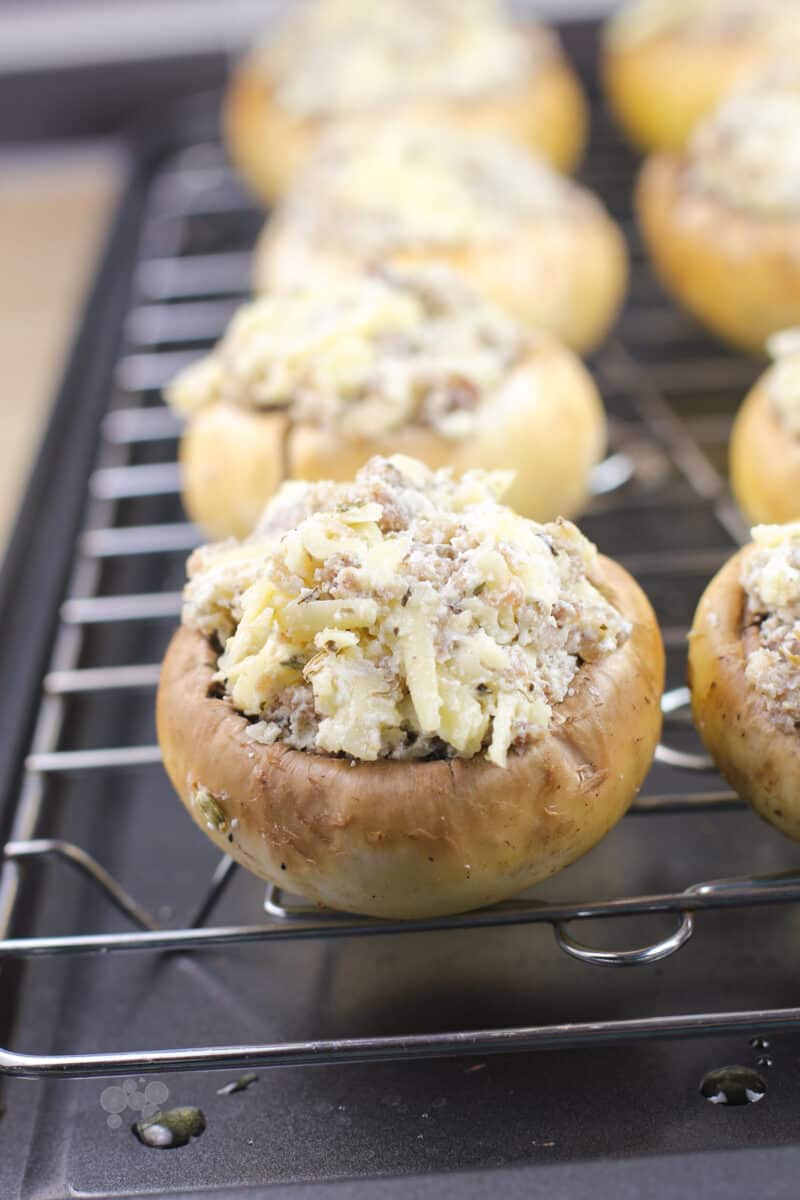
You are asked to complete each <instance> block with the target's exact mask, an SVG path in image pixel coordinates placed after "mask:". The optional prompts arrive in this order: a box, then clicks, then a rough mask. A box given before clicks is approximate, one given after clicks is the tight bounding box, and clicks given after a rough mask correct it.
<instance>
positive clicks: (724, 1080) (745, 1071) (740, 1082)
mask: <svg viewBox="0 0 800 1200" xmlns="http://www.w3.org/2000/svg"><path fill="white" fill-rule="evenodd" d="M700 1093H701V1095H703V1096H705V1098H706V1100H710V1102H711V1103H712V1104H729V1105H742V1104H757V1103H758V1101H759V1100H763V1099H764V1097H765V1096H766V1094H767V1085H766V1083H765V1082H764V1080H763V1079H762V1078H761V1076H760V1075H759V1074H758V1072H757V1071H753V1070H752V1069H751V1068H750V1067H718V1068H717V1069H716V1070H715V1071H709V1072H708V1074H707V1075H706V1076H705V1077H704V1079H703V1082H702V1083H701V1084H700Z"/></svg>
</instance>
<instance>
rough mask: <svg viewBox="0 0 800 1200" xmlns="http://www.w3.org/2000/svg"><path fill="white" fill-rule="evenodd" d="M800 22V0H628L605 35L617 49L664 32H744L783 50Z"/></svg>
mask: <svg viewBox="0 0 800 1200" xmlns="http://www.w3.org/2000/svg"><path fill="white" fill-rule="evenodd" d="M796 21H797V0H629V3H627V4H623V5H622V7H621V8H619V9H617V11H616V12H615V13H614V14H613V16H612V17H611V19H610V20H609V22H608V25H607V30H606V35H607V38H608V41H609V44H610V45H611V46H612V47H614V48H619V49H626V48H628V47H635V46H640V45H643V44H644V43H646V42H649V41H653V40H655V39H656V38H659V37H669V36H676V35H677V36H678V37H680V38H681V39H684V40H686V41H689V42H701V43H702V42H708V41H718V40H722V39H725V38H735V37H742V36H745V37H747V38H749V39H752V40H754V41H755V42H756V44H762V45H763V46H764V47H765V49H766V50H769V49H772V48H775V49H777V50H780V49H781V47H782V45H785V42H784V39H783V35H784V34H785V32H786V31H789V32H791V30H792V27H793V26H794V25H795V24H796Z"/></svg>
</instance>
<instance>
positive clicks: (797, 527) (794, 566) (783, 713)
mask: <svg viewBox="0 0 800 1200" xmlns="http://www.w3.org/2000/svg"><path fill="white" fill-rule="evenodd" d="M752 537H753V541H754V542H755V545H756V550H755V552H754V553H753V554H752V555H750V557H749V558H748V560H747V562H746V564H745V567H744V569H743V572H742V587H743V588H744V591H745V594H746V596H747V599H748V603H749V609H750V612H751V613H752V614H753V615H754V616H755V617H756V618H757V619H759V620H760V624H759V627H758V648H757V649H756V650H754V651H753V652H752V653H750V654H749V655H748V656H747V663H746V666H745V675H746V677H747V680H748V682H749V683H750V684H752V686H753V687H755V688H756V689H757V690H758V691H759V692H760V694H761V695H762V696H763V697H764V699H765V701H766V703H767V707H768V709H769V712H770V714H771V716H772V719H773V720H774V721H775V723H776V725H777V726H778V727H779V728H780V729H783V730H784V731H785V732H787V733H792V732H794V731H795V730H796V729H797V728H798V725H800V521H794V522H791V523H790V524H788V525H757V526H756V527H755V529H754V530H753V531H752Z"/></svg>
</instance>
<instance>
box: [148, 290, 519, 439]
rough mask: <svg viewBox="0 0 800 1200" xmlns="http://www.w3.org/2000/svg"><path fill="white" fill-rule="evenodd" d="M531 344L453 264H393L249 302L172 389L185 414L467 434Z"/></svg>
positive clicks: (350, 433)
mask: <svg viewBox="0 0 800 1200" xmlns="http://www.w3.org/2000/svg"><path fill="white" fill-rule="evenodd" d="M530 340H531V339H530V338H527V343H528V344H530ZM525 344H526V343H525V335H523V333H522V331H521V330H520V329H519V328H518V326H517V325H516V324H515V322H514V321H513V320H512V319H511V318H510V317H508V316H506V315H505V314H504V313H502V312H500V310H499V309H497V308H495V307H494V306H493V305H491V304H489V303H488V302H486V301H484V300H482V299H481V298H479V297H478V296H477V295H476V294H475V293H474V292H473V291H472V290H471V289H470V288H469V287H468V286H467V285H466V284H464V283H462V281H461V280H460V279H459V278H458V277H457V276H455V275H454V274H452V273H451V272H449V271H447V270H446V269H445V268H441V267H429V268H426V269H420V270H417V271H415V272H406V273H404V274H401V273H398V272H391V273H390V272H384V273H383V274H382V275H377V274H373V275H364V276H360V277H355V278H353V279H344V280H338V281H333V280H330V281H327V283H326V282H320V284H319V286H318V287H317V288H315V289H314V290H313V291H307V292H303V293H297V294H293V293H292V294H287V295H280V296H270V297H265V298H264V299H260V300H256V301H255V302H254V303H252V304H248V305H245V306H244V307H243V308H242V309H240V311H239V312H238V314H237V315H236V316H235V317H234V319H233V321H232V322H231V325H230V326H229V328H228V331H227V332H226V334H225V336H224V337H223V339H222V341H221V342H220V343H219V345H218V346H217V347H216V349H215V350H214V351H212V353H211V354H210V355H209V356H208V357H207V358H204V359H201V360H200V361H199V362H198V363H194V364H192V365H191V366H189V367H188V368H186V369H185V370H183V371H182V372H181V373H180V374H179V375H178V376H177V378H176V379H175V380H174V381H173V383H172V384H171V386H170V388H169V389H168V392H167V397H168V400H169V401H170V403H171V404H172V405H173V407H175V408H176V409H178V411H180V412H184V413H192V412H196V411H198V410H199V409H200V408H203V407H204V406H206V405H208V404H213V403H224V404H234V405H240V406H242V407H249V408H286V409H288V410H289V412H290V414H291V416H292V418H293V420H295V421H297V422H308V423H310V424H312V425H317V426H321V427H323V428H326V429H330V430H335V431H336V433H337V434H338V435H340V436H342V437H344V438H346V439H357V438H359V437H378V436H380V435H382V434H386V433H389V432H391V431H393V430H397V429H400V428H403V427H404V426H407V425H412V424H413V425H423V426H428V427H430V428H433V429H435V430H436V431H437V432H439V433H441V434H443V435H444V436H445V437H450V438H459V437H464V436H466V435H468V434H469V433H471V432H472V431H473V429H474V426H475V421H476V417H477V415H478V413H479V410H480V406H481V405H482V404H483V403H484V402H485V401H486V399H487V397H488V396H489V395H490V394H491V393H492V392H493V391H495V390H496V389H497V388H498V387H500V386H501V384H502V383H503V382H504V380H505V378H506V376H507V375H508V373H509V371H510V370H511V369H512V368H513V366H514V364H515V363H516V362H517V361H518V359H519V357H520V355H521V353H522V350H523V347H524V345H525Z"/></svg>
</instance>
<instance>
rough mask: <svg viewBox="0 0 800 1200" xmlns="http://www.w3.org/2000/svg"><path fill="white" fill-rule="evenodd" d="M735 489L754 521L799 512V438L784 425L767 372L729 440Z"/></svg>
mask: <svg viewBox="0 0 800 1200" xmlns="http://www.w3.org/2000/svg"><path fill="white" fill-rule="evenodd" d="M730 475H731V487H732V489H733V494H734V495H735V497H736V500H737V502H738V504H739V507H740V508H741V509H742V512H743V513H744V514H745V516H746V517H747V519H748V521H749V522H750V523H751V524H752V525H759V524H762V523H763V524H776V525H782V524H783V523H784V522H785V521H792V520H794V519H795V518H796V517H800V438H797V437H795V436H794V435H793V434H792V433H791V431H790V430H788V429H787V428H785V427H784V425H783V423H782V422H781V419H780V417H779V416H778V414H777V413H776V411H775V408H774V406H773V403H772V399H771V397H770V394H769V388H768V386H767V383H766V381H765V379H764V378H763V377H762V378H761V379H760V380H759V381H758V382H757V383H756V385H755V387H753V388H752V389H751V390H750V392H749V393H748V395H747V397H746V399H745V401H744V403H743V404H742V407H741V408H740V409H739V412H738V413H737V415H736V420H735V422H734V425H733V430H732V431H731V441H730Z"/></svg>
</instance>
